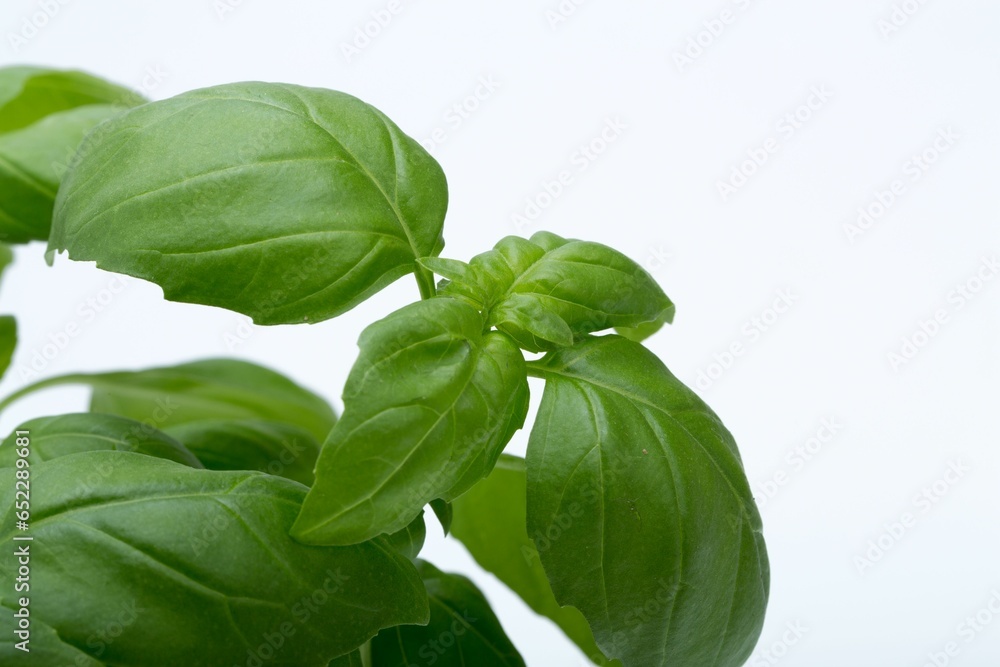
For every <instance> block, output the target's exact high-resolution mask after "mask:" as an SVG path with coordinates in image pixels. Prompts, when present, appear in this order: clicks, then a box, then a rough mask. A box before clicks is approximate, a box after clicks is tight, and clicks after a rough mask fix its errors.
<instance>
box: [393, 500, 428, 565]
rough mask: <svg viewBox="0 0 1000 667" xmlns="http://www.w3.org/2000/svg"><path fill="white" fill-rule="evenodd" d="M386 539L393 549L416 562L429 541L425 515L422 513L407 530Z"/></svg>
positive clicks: (404, 529)
mask: <svg viewBox="0 0 1000 667" xmlns="http://www.w3.org/2000/svg"><path fill="white" fill-rule="evenodd" d="M385 539H386V541H387V542H388V543H389V546H391V547H392V548H393V549H395V550H396V551H398V552H399V553H401V554H403V555H404V556H406V557H407V558H409V559H410V560H416V559H417V556H419V555H420V550H421V549H423V548H424V540H426V539H427V524H425V523H424V513H423V512H422V511H421V512H420V514H418V515H417V518H416V519H414V520H413V521H411V522H410V523H409V525H407V526H406V528H403V529H402V530H400V531H397V532H395V533H393V534H392V535H388V536H386V538H385Z"/></svg>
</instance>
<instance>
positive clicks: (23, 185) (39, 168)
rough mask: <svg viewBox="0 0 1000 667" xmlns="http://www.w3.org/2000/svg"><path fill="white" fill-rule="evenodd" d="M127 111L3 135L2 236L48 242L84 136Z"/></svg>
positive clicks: (64, 118)
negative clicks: (60, 194)
mask: <svg viewBox="0 0 1000 667" xmlns="http://www.w3.org/2000/svg"><path fill="white" fill-rule="evenodd" d="M126 108H127V107H121V106H112V105H103V104H102V105H91V106H85V107H79V108H77V109H69V110H67V111H60V112H57V113H54V114H52V115H50V116H47V117H45V118H43V119H41V120H39V121H38V122H37V123H35V124H33V125H29V126H28V127H25V128H23V129H20V130H16V131H14V132H9V133H7V134H0V193H2V194H0V234H2V235H3V239H4V240H5V241H7V242H8V243H27V242H28V241H35V240H38V241H43V240H46V239H48V238H49V230H50V228H51V226H52V210H53V207H54V205H55V200H56V191H57V190H58V189H59V182H60V181H61V180H62V177H63V174H64V173H65V172H66V169H67V167H68V165H69V164H70V162H71V161H72V159H73V155H74V153H75V152H76V147H77V146H79V145H80V141H81V140H82V139H83V137H84V135H85V134H86V133H87V132H89V131H90V130H91V129H92V128H94V127H95V126H96V125H97V124H99V123H101V122H103V121H105V120H107V119H108V118H111V117H112V116H116V115H118V114H119V113H121V112H123V111H125V110H126Z"/></svg>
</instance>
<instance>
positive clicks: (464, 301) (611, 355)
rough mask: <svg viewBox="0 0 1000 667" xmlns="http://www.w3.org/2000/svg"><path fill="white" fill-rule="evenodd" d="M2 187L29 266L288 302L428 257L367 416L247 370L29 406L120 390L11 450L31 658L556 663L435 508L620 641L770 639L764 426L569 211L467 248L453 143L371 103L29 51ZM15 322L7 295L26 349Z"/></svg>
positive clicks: (9, 125) (636, 652) (359, 389)
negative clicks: (762, 505)
mask: <svg viewBox="0 0 1000 667" xmlns="http://www.w3.org/2000/svg"><path fill="white" fill-rule="evenodd" d="M0 184H2V188H0V238H2V240H3V242H4V243H5V244H7V245H4V246H0V266H6V265H7V264H8V263H10V260H11V257H12V254H11V252H10V249H9V245H10V244H22V243H27V242H29V241H32V240H44V241H47V243H48V254H47V257H48V258H49V261H50V262H51V261H52V258H53V257H54V256H55V255H56V254H59V253H66V254H68V256H69V257H70V258H71V259H73V260H79V261H89V262H95V263H96V265H97V267H99V268H101V269H106V270H108V271H112V272H117V273H121V274H126V275H128V276H134V277H138V278H142V279H144V280H148V281H151V282H154V283H156V284H157V285H159V286H160V287H162V289H163V292H164V294H165V296H166V298H167V299H171V300H174V301H182V302H187V303H195V304H204V305H209V306H217V307H221V308H227V309H229V310H232V311H235V312H237V313H241V314H244V315H247V316H249V317H251V318H252V319H253V320H254V321H255V322H256V323H258V324H264V325H272V324H301V323H316V322H321V321H324V320H328V319H330V318H333V317H336V316H339V315H342V314H344V313H346V312H347V311H349V310H351V309H352V308H353V307H355V306H356V305H358V304H359V303H361V302H362V301H364V300H365V299H367V298H368V297H370V296H372V295H373V294H375V293H376V292H378V291H379V290H381V289H383V288H384V287H386V286H387V285H389V284H391V283H393V282H394V281H396V280H397V279H399V278H402V277H404V276H407V275H411V276H413V277H414V278H415V279H416V283H417V286H418V288H419V296H420V299H419V300H418V301H416V302H414V303H411V304H409V305H407V306H404V307H403V308H400V309H399V310H397V311H395V312H393V313H389V314H387V315H386V316H385V317H383V318H382V319H380V320H379V321H377V322H374V323H372V324H370V325H369V326H368V327H367V328H366V329H365V330H364V332H363V333H362V334H361V337H360V339H359V340H358V348H359V350H358V354H357V360H356V361H355V363H354V366H353V369H352V370H351V372H350V374H349V376H348V377H347V380H346V384H345V386H344V389H343V405H344V409H343V412H342V414H340V415H337V414H335V412H334V410H333V409H332V408H331V407H330V405H329V404H328V403H327V402H326V401H325V400H323V399H322V398H321V397H320V396H319V395H317V394H315V393H313V392H312V391H310V390H308V389H306V388H304V387H302V386H300V385H298V384H297V383H295V382H293V381H292V380H290V379H288V378H287V377H285V376H283V375H282V374H281V373H279V372H277V371H275V370H271V369H268V368H264V367H261V366H257V365H255V364H251V363H248V362H245V361H237V360H231V359H208V360H204V361H197V362H193V363H187V364H183V365H180V366H173V367H165V368H152V369H148V370H141V371H118V372H108V373H96V374H74V375H68V376H62V377H49V378H44V379H42V380H40V381H38V382H35V383H34V384H31V385H28V386H24V387H22V388H21V389H20V390H19V391H17V392H16V393H15V394H13V395H11V396H8V397H7V399H6V400H4V401H3V403H2V405H3V406H6V405H8V404H10V403H11V402H12V401H14V400H17V399H18V398H19V397H21V396H24V395H26V394H30V393H32V392H35V391H38V390H41V389H44V388H46V387H51V386H55V385H62V384H82V385H86V386H88V387H90V389H91V390H92V397H91V400H90V408H89V411H88V412H86V413H80V414H64V415H51V416H44V415H43V416H39V417H37V418H35V419H32V420H30V421H28V422H27V423H24V424H22V425H20V426H18V427H17V428H16V429H15V430H14V432H13V433H11V435H10V436H9V437H8V438H7V439H6V441H5V442H3V444H2V445H0V469H2V470H0V475H2V480H3V481H2V484H0V496H2V498H3V501H2V503H0V515H2V517H3V521H2V522H0V532H2V533H3V540H4V543H5V546H4V548H3V550H2V553H0V563H2V567H0V606H3V607H4V610H3V613H2V614H0V619H2V620H0V663H2V664H5V665H8V664H9V665H19V664H25V665H52V666H55V667H61V666H63V665H77V666H84V667H98V666H100V665H107V666H114V667H175V666H178V665H184V666H187V667H200V666H203V667H222V666H225V667H228V666H229V665H234V666H245V667H265V666H268V667H270V666H287V667H321V666H322V667H334V666H360V665H366V666H374V667H409V666H412V665H427V666H430V665H438V666H446V667H447V666H451V665H475V666H480V667H490V666H493V665H497V666H505V667H515V666H523V665H524V664H525V663H524V659H523V658H522V657H521V654H520V653H519V652H518V649H517V647H515V646H514V644H513V643H512V642H511V640H510V639H509V638H508V637H507V635H506V634H505V632H504V628H503V622H502V620H503V619H501V618H498V617H497V615H496V614H495V613H494V612H493V611H492V610H491V608H490V604H489V602H488V601H487V599H486V597H485V596H484V595H483V593H482V592H481V591H480V589H479V588H477V586H476V584H475V583H473V582H472V581H470V580H469V579H468V578H466V577H464V576H461V575H458V574H453V573H449V572H443V571H441V570H439V569H438V568H436V567H435V566H434V565H433V564H431V563H430V562H427V561H426V560H423V559H421V557H420V552H421V548H422V546H423V543H424V538H425V524H424V519H425V516H427V512H428V511H432V512H434V513H436V515H437V517H438V519H439V523H440V524H441V525H442V526H443V527H444V530H445V533H446V534H450V537H451V538H452V539H456V540H458V541H459V542H461V543H462V545H464V547H465V548H466V549H467V550H468V551H469V553H470V554H471V555H472V557H473V558H474V559H475V560H476V561H477V562H478V563H479V565H481V566H482V568H483V569H484V570H486V571H487V572H489V573H491V574H492V575H494V576H495V577H496V578H497V579H499V580H500V581H501V582H503V583H504V584H506V585H507V586H508V587H509V588H510V589H511V591H513V592H514V593H515V594H517V595H518V596H520V597H521V598H522V599H523V600H524V602H525V603H526V604H527V605H528V607H530V608H531V609H532V610H533V611H534V612H536V613H537V614H538V615H540V616H544V617H547V618H548V619H549V620H550V621H552V622H553V623H555V625H556V626H558V627H559V628H560V629H561V630H562V631H563V632H565V634H566V636H567V637H568V638H569V639H570V640H572V641H573V642H574V643H575V644H576V645H578V646H579V647H580V649H581V650H582V651H583V652H584V653H585V654H586V655H587V656H588V657H589V658H590V659H591V660H592V661H593V662H594V663H595V664H598V665H621V666H624V667H736V666H738V665H742V664H744V662H745V661H746V660H747V659H748V657H749V656H750V654H751V652H752V650H753V647H754V645H755V643H756V641H757V639H758V637H759V635H760V631H761V626H762V623H763V619H764V612H765V608H766V605H767V599H768V589H769V569H768V560H767V554H766V551H765V546H764V540H763V537H762V533H761V518H760V514H759V513H758V511H757V508H756V506H755V504H754V500H753V497H752V494H751V491H750V487H749V485H748V483H747V479H746V476H745V473H744V470H743V465H742V462H741V459H740V454H739V452H738V450H737V447H736V443H735V442H734V441H733V437H732V435H731V434H730V433H729V431H728V430H727V429H726V427H725V426H724V425H723V423H722V421H721V420H720V419H719V417H718V416H716V414H715V413H714V412H712V410H711V409H710V408H709V407H708V406H707V405H705V403H703V402H702V401H701V399H700V398H699V397H698V396H697V395H695V393H694V392H692V391H691V390H690V389H689V388H687V387H686V386H684V385H683V384H682V383H681V382H680V381H679V380H678V379H677V378H676V377H675V376H674V375H673V374H672V373H671V372H670V370H669V369H668V368H667V367H666V366H665V365H664V364H663V362H661V361H660V360H659V359H658V358H657V357H656V356H655V355H654V354H653V353H652V352H650V351H649V350H648V349H647V348H646V347H644V345H643V340H644V339H646V338H647V337H648V336H650V335H653V334H654V333H656V332H657V331H658V330H659V329H660V328H661V327H662V326H663V325H664V324H666V323H669V322H671V321H672V319H673V317H674V304H673V303H672V302H671V300H670V299H669V298H668V297H667V295H666V294H664V292H663V290H662V289H661V288H660V287H659V285H657V283H656V282H655V281H654V280H653V278H652V277H651V276H650V275H649V274H648V273H647V272H646V271H645V270H644V269H643V268H642V267H640V266H639V265H638V264H637V263H636V262H634V261H633V260H631V259H630V258H628V257H627V256H625V255H624V254H622V253H620V252H618V251H616V250H613V249H612V248H609V247H607V246H604V245H601V244H599V243H594V242H590V241H585V240H578V239H569V238H562V237H560V236H557V235H555V234H551V233H547V232H539V233H537V234H535V235H533V236H532V237H531V238H520V237H516V236H508V237H506V238H503V239H500V240H499V241H498V242H497V244H496V245H495V246H494V247H493V248H490V249H487V250H485V251H484V252H482V253H481V254H479V255H476V256H475V257H472V258H469V259H467V260H459V259H453V258H445V257H442V250H443V248H444V236H443V225H444V219H445V213H446V210H447V207H448V187H447V183H446V180H445V175H444V173H443V172H442V170H441V167H440V166H439V165H438V163H437V162H436V161H435V160H434V159H433V158H432V157H431V156H430V155H429V154H428V153H427V152H426V151H425V150H424V149H423V148H422V147H421V145H420V144H419V143H418V142H416V141H414V140H413V139H412V138H411V137H409V136H407V135H406V134H404V133H403V131H402V130H400V128H399V127H397V126H396V125H395V124H394V123H393V122H392V120H390V119H389V118H387V117H386V116H385V115H384V114H382V113H381V112H380V111H378V110H377V109H375V108H373V107H372V106H370V105H368V104H366V103H365V102H362V101H361V100H359V99H356V98H354V97H351V96H350V95H346V94H344V93H340V92H334V91H331V90H322V89H316V88H305V87H301V86H296V85H288V84H278V83H256V82H252V83H234V84H228V85H221V86H215V87H211V88H205V89H202V90H194V91H191V92H187V93H184V94H182V95H178V96H176V97H172V98H170V99H166V100H162V101H155V102H149V101H147V100H145V99H143V98H141V97H140V96H138V95H137V94H135V93H133V92H131V91H129V90H126V89H123V88H121V87H119V86H116V85H114V84H112V83H109V82H106V81H103V80H101V79H98V78H95V77H93V76H89V75H86V74H83V73H80V72H73V71H53V70H47V69H40V68H32V67H11V68H5V69H2V70H0ZM415 292H416V291H415ZM16 338H17V334H16V323H15V320H14V318H13V317H10V316H3V317H0V362H2V363H0V367H2V368H3V370H6V367H7V366H8V365H9V363H10V359H11V355H12V353H13V351H14V346H15V344H16ZM526 353H528V354H527V355H526ZM276 361H277V360H276ZM528 378H536V379H537V380H538V382H537V383H532V385H531V387H530V388H531V389H533V390H536V391H541V392H542V394H541V402H540V407H539V409H538V413H537V415H536V416H535V418H534V420H533V423H532V424H530V426H529V425H527V424H526V417H527V415H528V403H529V400H528V399H529V380H528ZM525 427H530V438H529V441H528V447H527V455H526V457H525V458H519V457H515V456H511V455H508V454H506V453H504V449H505V447H506V446H507V444H508V442H509V441H510V440H511V438H512V437H513V435H514V434H515V433H516V432H517V431H518V430H519V429H522V428H525Z"/></svg>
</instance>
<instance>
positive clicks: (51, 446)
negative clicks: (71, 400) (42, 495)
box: [0, 412, 204, 468]
mask: <svg viewBox="0 0 1000 667" xmlns="http://www.w3.org/2000/svg"><path fill="white" fill-rule="evenodd" d="M15 431H26V432H28V433H29V434H30V439H31V446H30V448H29V452H30V453H29V455H28V457H27V458H28V462H29V463H31V464H32V465H35V464H38V463H42V462H44V461H49V460H51V459H54V458H58V457H60V456H68V455H70V454H79V453H81V452H91V451H103V450H111V451H117V452H135V453H136V454H145V455H146V456H153V457H156V458H161V459H166V460H168V461H174V462H176V463H182V464H184V465H186V466H191V467H192V468H202V467H204V466H202V464H201V462H200V461H199V460H198V459H197V458H196V457H195V455H194V454H192V453H191V452H190V451H189V450H188V449H187V448H186V447H185V446H184V445H182V444H181V443H179V442H177V441H176V440H174V439H173V438H171V437H170V436H168V435H166V434H165V433H163V432H161V431H158V430H156V429H153V428H150V427H149V426H147V425H146V424H142V423H140V422H137V421H133V420H131V419H125V418H123V417H117V416H115V415H102V414H94V413H90V412H85V413H82V414H69V415H59V416H57V417H40V418H38V419H32V420H30V421H27V422H25V423H24V424H21V425H20V426H18V427H17V429H15ZM16 438H17V435H16V433H11V434H10V436H8V437H7V439H6V440H5V441H4V442H3V444H2V445H0V468H4V467H13V466H14V463H15V461H16V459H17V456H16V453H15V440H16Z"/></svg>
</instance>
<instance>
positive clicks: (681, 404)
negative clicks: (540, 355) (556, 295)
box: [527, 335, 769, 667]
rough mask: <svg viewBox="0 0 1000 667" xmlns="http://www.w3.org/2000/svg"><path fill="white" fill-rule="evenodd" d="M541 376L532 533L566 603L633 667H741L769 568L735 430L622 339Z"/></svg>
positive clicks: (596, 341) (589, 342) (601, 341)
mask: <svg viewBox="0 0 1000 667" xmlns="http://www.w3.org/2000/svg"><path fill="white" fill-rule="evenodd" d="M531 368H532V372H534V373H537V374H538V375H540V376H542V377H544V378H545V383H546V385H545V393H544V395H543V397H542V403H541V406H540V408H539V413H538V419H537V421H536V422H535V426H534V429H533V431H532V433H531V438H530V440H529V443H528V456H527V469H528V532H529V534H531V536H532V537H533V538H534V541H535V545H536V547H537V548H538V551H539V553H540V555H541V559H542V564H543V566H544V567H545V572H546V573H547V574H548V578H549V580H550V582H551V583H552V589H553V591H554V592H555V595H556V599H557V600H558V601H559V602H560V603H561V604H569V605H573V606H575V607H577V608H579V609H580V610H581V611H582V612H583V614H584V616H586V617H587V619H588V620H589V621H590V624H591V627H592V628H593V630H594V635H595V637H596V638H597V643H598V645H599V646H600V647H601V648H602V649H603V651H604V653H605V654H606V655H608V656H609V657H614V658H620V659H621V660H622V662H623V663H624V664H625V665H626V666H627V667H632V666H636V667H650V666H654V665H660V666H667V665H705V666H706V667H710V666H716V667H736V666H737V665H742V664H743V662H744V661H745V660H746V659H747V657H748V656H749V655H750V653H751V651H752V649H753V647H754V644H755V642H756V640H757V638H758V636H759V634H760V630H761V625H762V623H763V620H764V611H765V607H766V604H767V598H768V588H769V569H768V561H767V555H766V552H765V548H764V541H763V538H762V536H761V520H760V515H759V514H758V512H757V508H756V506H755V505H754V502H753V497H752V494H751V492H750V487H749V484H748V483H747V480H746V477H745V474H744V472H743V466H742V463H741V461H740V457H739V454H738V452H737V449H736V443H735V442H734V441H733V438H732V436H731V435H730V433H729V431H727V430H726V428H725V427H724V426H723V425H722V423H721V422H720V421H719V419H718V417H716V415H715V414H714V413H713V412H712V411H711V410H710V409H709V408H708V407H707V406H706V405H705V404H704V403H703V402H702V401H701V400H700V399H699V398H698V397H697V396H695V394H694V393H693V392H692V391H691V390H689V389H688V388H687V387H685V386H684V385H683V384H681V383H680V382H679V381H678V380H677V378H675V377H674V376H673V375H672V374H671V373H670V371H669V370H667V368H666V367H665V366H664V365H663V363H662V362H660V360H659V359H657V358H656V356H655V355H653V354H652V353H651V352H649V351H648V350H646V349H645V348H644V347H643V346H642V345H640V344H638V343H635V342H632V341H629V340H627V339H625V338H621V337H619V336H614V335H611V336H605V337H600V338H588V339H585V340H583V341H581V342H580V343H579V344H577V345H576V346H575V347H573V348H568V349H564V350H560V351H558V352H555V353H553V354H550V355H548V356H546V357H545V358H544V359H543V360H541V361H540V362H535V363H533V364H532V366H531Z"/></svg>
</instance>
